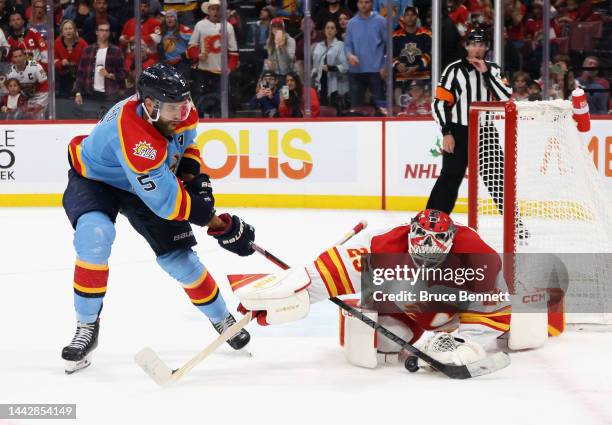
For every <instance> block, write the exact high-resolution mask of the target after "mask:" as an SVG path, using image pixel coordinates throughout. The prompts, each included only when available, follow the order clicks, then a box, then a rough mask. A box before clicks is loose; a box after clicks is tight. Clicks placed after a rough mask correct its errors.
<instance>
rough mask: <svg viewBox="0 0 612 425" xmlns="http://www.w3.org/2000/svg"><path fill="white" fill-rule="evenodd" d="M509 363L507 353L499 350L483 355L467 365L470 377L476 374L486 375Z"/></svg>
mask: <svg viewBox="0 0 612 425" xmlns="http://www.w3.org/2000/svg"><path fill="white" fill-rule="evenodd" d="M509 364H510V356H509V355H508V353H504V352H499V353H495V354H492V355H490V356H487V357H485V358H484V359H482V360H479V361H477V362H474V363H471V364H469V365H467V368H468V370H469V371H470V375H471V376H472V378H474V377H476V376H482V375H488V374H489V373H493V372H495V371H498V370H500V369H503V368H505V367H506V366H508V365H509Z"/></svg>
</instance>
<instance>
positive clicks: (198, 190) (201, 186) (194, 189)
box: [185, 173, 215, 205]
mask: <svg viewBox="0 0 612 425" xmlns="http://www.w3.org/2000/svg"><path fill="white" fill-rule="evenodd" d="M185 190H186V191H187V192H189V194H190V195H192V196H193V195H196V196H201V197H202V198H204V199H205V200H206V201H207V202H211V203H212V204H213V205H214V204H215V197H214V196H213V189H212V184H211V183H210V178H209V177H208V175H207V174H204V173H201V174H198V175H197V176H195V177H194V178H193V179H191V180H190V181H188V182H187V183H185Z"/></svg>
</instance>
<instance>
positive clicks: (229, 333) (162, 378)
mask: <svg viewBox="0 0 612 425" xmlns="http://www.w3.org/2000/svg"><path fill="white" fill-rule="evenodd" d="M367 225H368V223H367V222H366V221H361V222H359V224H357V225H356V226H355V227H354V228H353V229H352V230H351V231H350V232H348V233H347V234H346V235H344V236H343V237H342V239H341V240H340V241H339V242H338V243H336V245H341V244H343V243H344V242H346V241H347V240H349V239H350V238H352V237H353V236H354V235H355V234H357V233H359V232H361V231H362V230H363V229H364V228H365V227H366V226H367ZM252 247H253V249H254V250H255V251H257V252H259V253H261V254H262V255H264V256H265V257H266V258H268V259H269V260H270V261H272V262H273V263H275V264H276V265H277V266H279V267H281V268H283V269H288V268H289V266H288V265H286V264H285V263H283V262H282V261H281V260H279V259H278V258H276V257H275V256H273V255H272V254H270V253H268V252H267V251H266V250H264V249H262V248H260V247H259V246H257V245H256V244H254V243H253V244H252ZM252 318H253V313H252V312H249V313H248V314H247V315H246V316H244V317H243V318H242V319H241V320H240V321H238V322H237V323H235V324H234V325H232V326H230V327H229V328H228V329H227V330H226V331H225V332H223V333H222V334H221V335H219V336H218V337H217V338H216V339H215V340H214V341H213V342H211V343H210V344H209V345H208V346H207V347H206V348H204V350H202V351H201V352H199V353H198V354H196V355H195V356H194V357H193V358H192V359H191V360H189V361H188V362H187V363H185V364H184V365H183V366H181V367H179V368H178V369H174V370H172V369H171V368H170V367H169V366H168V365H167V364H166V363H165V362H164V361H163V360H162V359H161V358H160V357H159V355H158V354H157V353H156V352H155V351H153V349H152V348H150V347H146V348H143V349H142V350H140V351H139V352H138V353H137V354H136V356H135V357H134V360H136V363H137V364H138V365H139V366H140V367H141V368H142V370H144V372H145V373H146V374H147V375H149V376H150V377H151V379H153V380H154V381H155V382H156V383H157V384H158V385H160V386H162V387H164V386H167V385H170V384H173V383H175V382H176V381H178V380H179V379H181V378H182V377H183V376H184V375H185V374H186V373H187V372H189V371H190V370H191V369H193V368H194V367H195V366H196V365H197V364H198V363H200V362H201V361H202V360H204V359H205V358H206V357H208V356H209V355H210V354H212V353H213V352H214V351H215V350H216V349H217V348H219V347H220V346H221V345H222V344H223V343H224V342H226V341H227V340H228V339H230V338H231V337H233V336H234V335H235V334H237V333H238V332H239V331H240V330H241V329H242V328H244V327H245V326H246V325H248V324H249V322H250V321H251V320H252Z"/></svg>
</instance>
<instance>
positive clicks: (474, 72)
mask: <svg viewBox="0 0 612 425" xmlns="http://www.w3.org/2000/svg"><path fill="white" fill-rule="evenodd" d="M488 47H489V43H488V39H487V36H486V34H485V32H484V31H483V30H482V29H480V28H477V29H473V30H472V31H470V33H469V34H468V36H467V40H466V46H465V49H466V50H467V57H466V58H465V59H461V60H458V61H455V62H452V63H451V64H450V65H448V66H447V67H446V69H445V70H444V73H443V74H442V77H441V78H440V83H439V84H438V87H437V88H436V95H435V98H434V101H433V107H432V110H433V112H432V114H433V116H434V119H435V120H436V122H437V123H438V125H439V126H440V130H441V131H442V135H443V138H442V151H443V152H442V171H441V172H440V177H438V180H437V181H436V184H435V185H434V188H433V189H432V191H431V194H430V195H429V200H428V201H427V208H428V209H436V210H441V211H444V212H445V213H447V214H450V213H451V211H452V210H453V208H454V206H455V202H456V201H457V193H458V192H459V186H460V185H461V182H462V181H463V176H464V175H465V170H466V168H467V165H468V110H469V107H470V104H471V103H472V102H485V101H505V100H508V99H509V98H510V96H511V94H512V90H511V89H510V87H508V86H507V85H506V83H505V82H504V80H502V76H501V70H500V67H499V65H497V64H495V63H493V62H487V61H485V60H484V57H485V54H486V53H487V49H488ZM490 127H492V128H490V129H488V130H490V131H492V133H493V134H494V136H495V138H496V139H497V140H498V141H499V137H498V135H497V130H496V129H495V127H494V126H493V124H492V123H491V124H490ZM481 130H483V129H481ZM489 149H492V150H494V151H495V152H484V153H483V154H484V157H485V159H486V158H487V157H491V156H496V157H498V158H500V157H503V156H502V155H503V153H502V152H501V148H500V147H499V143H493V144H492V146H491V147H490V148H489ZM495 164H498V161H495V162H493V161H492V163H491V164H489V167H491V168H493V166H494V167H495V169H490V170H482V168H481V174H482V175H483V177H484V183H485V185H486V186H487V188H488V190H489V192H490V193H491V196H492V197H493V200H494V201H495V203H496V204H497V208H499V210H500V211H502V210H503V198H502V192H503V186H502V184H503V183H502V182H503V178H502V174H503V170H502V169H501V167H500V166H499V165H495ZM483 166H484V167H487V161H483ZM483 171H486V172H483ZM494 186H497V190H495V187H494Z"/></svg>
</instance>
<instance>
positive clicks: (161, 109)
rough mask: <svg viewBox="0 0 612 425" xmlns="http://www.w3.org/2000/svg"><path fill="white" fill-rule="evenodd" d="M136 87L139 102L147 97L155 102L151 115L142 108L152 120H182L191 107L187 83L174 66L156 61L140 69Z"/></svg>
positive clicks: (185, 117)
mask: <svg viewBox="0 0 612 425" xmlns="http://www.w3.org/2000/svg"><path fill="white" fill-rule="evenodd" d="M137 88H138V96H139V97H140V100H141V102H143V103H144V100H145V98H147V97H149V98H151V99H152V100H153V101H154V102H155V107H154V110H153V113H152V114H151V115H149V112H148V111H147V110H146V108H144V109H145V112H146V114H147V115H148V117H149V119H150V120H151V121H153V122H155V121H157V120H159V119H160V118H163V119H165V120H168V121H183V120H185V119H187V117H188V116H189V113H190V111H191V108H192V107H193V103H192V102H191V92H190V91H189V83H188V82H187V81H186V80H185V79H184V78H183V77H182V76H181V74H179V73H178V71H177V70H176V69H175V68H174V67H172V66H170V65H166V64H165V63H156V64H155V65H153V66H150V67H149V68H147V69H145V70H144V71H142V74H140V78H138V85H137Z"/></svg>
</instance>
